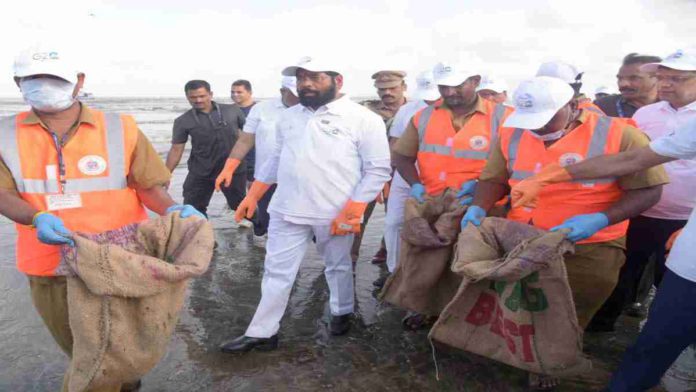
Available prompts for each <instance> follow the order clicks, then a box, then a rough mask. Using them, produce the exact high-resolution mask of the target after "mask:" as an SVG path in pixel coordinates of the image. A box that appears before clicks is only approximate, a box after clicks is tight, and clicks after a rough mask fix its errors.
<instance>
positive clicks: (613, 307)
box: [590, 215, 686, 328]
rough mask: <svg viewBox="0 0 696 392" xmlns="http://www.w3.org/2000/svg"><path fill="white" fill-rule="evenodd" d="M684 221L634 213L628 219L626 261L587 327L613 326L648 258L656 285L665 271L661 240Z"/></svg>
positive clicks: (633, 292)
mask: <svg viewBox="0 0 696 392" xmlns="http://www.w3.org/2000/svg"><path fill="white" fill-rule="evenodd" d="M684 225H686V221H685V220H667V219H657V218H649V217H647V216H642V215H640V216H637V217H635V218H633V219H631V223H630V224H629V226H628V234H627V235H626V263H624V265H623V267H621V272H620V273H619V281H618V282H617V284H616V288H614V291H613V292H612V294H611V296H610V297H609V298H608V299H607V300H606V302H604V305H602V308H601V309H600V310H599V311H598V312H597V313H596V314H595V315H594V318H593V319H592V322H591V323H590V328H592V327H597V328H602V327H604V328H609V327H613V326H614V324H615V323H616V319H618V318H619V316H620V315H621V312H622V311H623V309H624V307H625V306H626V305H627V304H629V303H630V302H633V301H634V299H635V298H636V294H637V292H638V286H639V284H640V281H641V277H642V276H643V274H644V273H645V272H646V271H645V269H646V266H647V265H648V264H649V263H648V261H649V260H650V259H651V258H652V259H653V261H654V284H655V286H656V287H659V285H660V282H661V281H662V277H663V276H664V274H665V259H666V250H665V243H666V242H667V240H668V239H669V236H670V235H672V233H674V232H675V231H677V230H679V229H681V228H682V227H684Z"/></svg>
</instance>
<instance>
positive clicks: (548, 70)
mask: <svg viewBox="0 0 696 392" xmlns="http://www.w3.org/2000/svg"><path fill="white" fill-rule="evenodd" d="M579 74H580V71H578V69H577V68H575V67H574V66H572V65H570V64H568V63H564V62H562V61H551V62H548V63H543V64H541V65H540V66H539V70H538V71H537V73H536V76H550V77H552V78H558V79H561V80H562V81H564V82H566V83H568V84H573V83H577V82H579V80H578V75H579Z"/></svg>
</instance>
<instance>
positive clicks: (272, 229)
mask: <svg viewBox="0 0 696 392" xmlns="http://www.w3.org/2000/svg"><path fill="white" fill-rule="evenodd" d="M330 228H331V226H330V225H320V226H315V225H309V224H296V223H292V222H288V221H286V220H284V219H283V218H282V216H280V215H277V214H271V217H270V222H269V226H268V242H267V243H266V260H265V262H264V272H263V280H262V281H261V301H260V302H259V306H258V307H257V308H256V313H254V318H253V319H252V320H251V323H250V324H249V327H248V328H247V330H246V333H245V335H246V336H249V337H254V338H268V337H271V336H273V335H275V334H276V333H278V330H279V329H280V320H281V319H282V318H283V314H284V313H285V308H286V307H287V305H288V300H289V299H290V291H291V290H292V286H293V284H294V283H295V277H296V276H297V271H298V270H299V268H300V264H302V259H303V258H304V255H305V253H306V251H307V245H308V244H309V243H310V242H311V241H312V236H314V237H316V246H317V251H318V252H319V254H320V255H321V256H322V258H323V259H324V263H325V265H326V267H325V269H324V276H325V277H326V282H327V283H328V286H329V307H330V309H331V314H332V315H334V316H341V315H344V314H349V313H352V312H353V307H354V303H353V300H354V294H353V263H352V261H351V258H350V248H351V245H352V244H353V235H352V234H351V235H345V236H332V235H331V234H330Z"/></svg>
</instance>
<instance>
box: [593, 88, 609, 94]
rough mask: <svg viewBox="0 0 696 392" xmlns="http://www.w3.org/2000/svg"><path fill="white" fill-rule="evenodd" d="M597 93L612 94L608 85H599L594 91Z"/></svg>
mask: <svg viewBox="0 0 696 392" xmlns="http://www.w3.org/2000/svg"><path fill="white" fill-rule="evenodd" d="M594 93H595V94H611V90H610V89H609V87H607V86H599V87H597V88H596V89H595V91H594Z"/></svg>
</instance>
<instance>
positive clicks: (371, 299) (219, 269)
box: [0, 160, 637, 391]
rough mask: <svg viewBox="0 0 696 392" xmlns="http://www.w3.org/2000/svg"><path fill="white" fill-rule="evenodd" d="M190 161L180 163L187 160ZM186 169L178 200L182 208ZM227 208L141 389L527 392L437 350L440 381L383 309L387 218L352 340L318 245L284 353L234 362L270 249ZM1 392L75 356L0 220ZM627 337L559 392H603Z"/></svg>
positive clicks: (55, 386)
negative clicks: (330, 324) (332, 322)
mask: <svg viewBox="0 0 696 392" xmlns="http://www.w3.org/2000/svg"><path fill="white" fill-rule="evenodd" d="M182 161H183V160H182ZM184 175H185V168H184V167H183V165H182V166H180V168H179V169H177V172H176V176H175V178H174V180H173V184H172V192H173V194H174V195H176V196H178V197H179V199H180V195H181V184H182V183H183V178H184ZM223 202H224V198H223V197H222V196H221V195H215V196H214V198H213V202H212V203H211V208H210V209H209V213H210V216H211V221H212V223H213V225H214V226H215V228H216V238H217V241H218V244H219V246H218V248H217V249H216V250H215V253H214V259H213V261H212V263H211V265H210V268H209V270H208V272H207V273H206V274H205V275H204V276H203V277H201V278H199V279H197V280H195V281H193V282H192V283H191V285H190V289H189V295H188V299H187V301H186V303H185V306H184V308H183V310H182V312H181V316H180V322H179V325H178V326H177V329H176V333H175V335H174V337H173V338H172V342H171V344H170V346H169V352H168V353H167V354H166V356H165V357H164V358H163V359H162V361H161V362H160V363H159V364H158V366H157V367H155V368H154V369H153V370H152V371H151V372H150V373H149V374H148V375H147V376H146V377H145V378H144V380H143V382H144V385H143V389H142V391H259V390H265V391H317V390H326V391H353V390H357V391H523V390H526V380H527V379H526V374H525V373H524V372H522V371H520V370H517V369H514V368H511V367H509V366H506V365H502V364H497V363H494V362H492V361H489V360H487V359H485V358H482V357H478V356H475V355H471V354H467V353H464V352H461V351H459V350H456V349H453V348H449V347H446V346H443V345H438V344H436V345H435V347H436V354H435V356H436V358H437V363H438V367H439V378H440V380H439V381H438V380H437V379H436V372H435V362H434V361H433V353H432V350H431V346H430V344H429V342H428V340H427V338H426V336H427V331H419V332H407V331H404V330H403V329H402V328H401V318H402V317H403V315H404V312H403V311H402V310H399V309H396V308H394V307H392V306H390V305H388V304H383V303H380V302H379V301H378V300H376V299H375V297H376V293H375V291H374V288H373V286H372V282H373V281H374V280H375V279H377V278H378V277H379V276H380V274H383V273H385V268H384V267H382V266H375V265H372V264H371V263H370V262H369V260H370V259H371V257H372V255H373V254H374V252H375V251H376V249H377V247H378V245H379V240H380V238H381V230H382V227H383V220H384V209H383V207H381V206H378V207H377V208H376V211H375V214H374V215H373V217H372V219H371V221H370V224H369V225H368V229H367V233H366V236H365V239H364V240H363V247H362V252H361V256H360V260H359V262H358V266H357V270H356V317H355V319H354V320H353V328H352V329H351V331H350V332H349V333H348V335H346V336H342V337H333V336H331V335H330V334H329V333H328V330H327V327H326V325H325V322H326V320H327V317H328V291H327V286H326V282H325V280H324V276H323V263H322V261H321V259H319V257H318V255H317V253H316V251H315V250H314V249H313V247H311V246H310V247H309V248H310V250H309V252H308V254H307V256H306V257H305V260H304V262H303V264H302V267H301V268H300V271H299V274H298V278H297V282H296V285H295V288H294V289H293V292H292V296H291V298H290V302H289V305H288V309H287V311H286V314H285V318H284V319H283V322H282V325H281V329H280V347H279V348H278V350H276V351H273V352H267V353H260V352H251V353H248V354H245V355H226V354H222V353H220V352H219V351H218V346H219V344H220V343H222V342H223V341H225V340H227V339H230V338H233V337H236V336H238V335H240V334H243V333H244V330H245V329H246V326H247V324H248V322H249V321H250V320H251V317H252V315H253V312H254V309H255V307H256V305H257V303H258V300H259V297H260V281H261V274H262V271H263V257H264V251H263V250H262V249H259V248H256V247H254V245H253V244H252V242H251V230H249V229H239V228H237V226H236V224H235V223H234V222H233V221H232V219H231V215H230V213H229V211H226V210H225V209H224V208H223ZM0 271H1V274H0V290H1V293H2V294H1V295H0V347H2V356H1V357H0V391H57V390H59V389H60V386H61V382H62V375H63V372H64V370H65V368H66V366H67V357H66V356H65V355H64V354H63V353H62V352H61V351H60V349H59V348H58V346H57V345H56V344H55V343H54V342H53V339H52V338H51V336H50V335H49V333H48V331H47V330H46V328H45V327H44V325H43V323H42V321H41V320H40V318H39V316H38V314H37V313H36V311H35V310H34V308H33V305H32V303H31V298H30V296H29V289H28V284H27V279H26V277H25V276H24V275H23V274H21V273H19V272H18V271H17V270H16V268H15V262H14V228H13V226H12V225H11V224H10V223H9V222H7V220H5V219H4V218H0ZM618 331H619V332H617V333H612V334H589V335H587V336H586V339H585V341H586V351H587V352H588V353H589V354H590V355H591V357H592V359H593V362H594V370H593V371H592V373H590V374H588V375H585V376H583V377H578V378H574V379H571V380H565V381H564V383H563V384H562V386H561V387H560V388H559V389H558V390H560V391H592V390H599V389H601V388H602V387H603V386H604V385H605V384H606V382H607V381H608V378H609V373H610V372H611V371H612V370H613V369H614V368H615V367H616V366H617V364H618V361H619V359H620V356H621V353H622V352H623V351H624V350H625V348H626V346H627V345H628V344H629V343H630V342H632V341H633V340H634V339H635V336H636V331H637V320H636V319H630V318H622V319H621V322H620V326H619V329H618Z"/></svg>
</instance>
